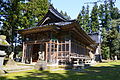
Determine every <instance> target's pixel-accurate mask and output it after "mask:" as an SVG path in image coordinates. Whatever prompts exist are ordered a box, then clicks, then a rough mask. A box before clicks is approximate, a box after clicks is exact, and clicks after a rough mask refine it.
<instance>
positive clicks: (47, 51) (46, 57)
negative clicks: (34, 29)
mask: <svg viewBox="0 0 120 80" xmlns="http://www.w3.org/2000/svg"><path fill="white" fill-rule="evenodd" d="M45 59H46V62H47V61H48V43H47V42H46V58H45Z"/></svg>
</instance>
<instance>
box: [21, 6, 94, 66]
mask: <svg viewBox="0 0 120 80" xmlns="http://www.w3.org/2000/svg"><path fill="white" fill-rule="evenodd" d="M19 34H21V35H22V36H23V38H24V42H23V56H22V62H24V63H32V62H36V61H37V60H38V59H39V58H40V57H41V60H43V61H46V62H47V63H49V64H58V65H60V64H72V63H74V62H75V61H77V62H78V63H79V62H80V61H81V60H84V61H86V60H87V59H89V60H90V59H91V57H90V55H89V52H90V51H91V52H92V53H93V54H94V52H95V46H93V45H94V44H95V41H93V40H92V39H91V37H90V36H88V35H87V34H86V33H85V31H84V30H83V29H82V28H81V27H80V25H79V24H78V22H77V21H76V20H67V19H65V18H64V17H63V16H62V15H61V14H60V13H59V12H58V11H57V10H56V9H54V7H52V6H50V8H49V10H48V12H47V14H46V15H45V16H44V18H43V19H42V20H41V21H40V22H39V23H38V25H37V26H36V27H32V28H28V29H23V30H20V31H19ZM78 63H77V64H78Z"/></svg>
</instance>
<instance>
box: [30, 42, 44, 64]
mask: <svg viewBox="0 0 120 80" xmlns="http://www.w3.org/2000/svg"><path fill="white" fill-rule="evenodd" d="M39 52H40V53H43V52H44V53H45V44H34V45H33V52H32V62H37V60H38V58H39V54H38V53H39ZM44 56H45V54H44Z"/></svg>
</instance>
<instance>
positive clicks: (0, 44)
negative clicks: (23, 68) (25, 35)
mask: <svg viewBox="0 0 120 80" xmlns="http://www.w3.org/2000/svg"><path fill="white" fill-rule="evenodd" d="M8 46H10V44H9V43H8V42H7V41H6V36H4V35H0V68H1V69H0V70H2V66H3V62H4V57H5V55H6V53H5V48H7V47H8Z"/></svg>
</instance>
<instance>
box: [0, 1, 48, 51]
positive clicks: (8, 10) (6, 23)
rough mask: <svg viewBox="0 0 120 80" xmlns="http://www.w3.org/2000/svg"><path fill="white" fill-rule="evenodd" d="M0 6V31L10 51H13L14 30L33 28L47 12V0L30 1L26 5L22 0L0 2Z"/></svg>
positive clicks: (14, 41) (15, 34)
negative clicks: (0, 24)
mask: <svg viewBox="0 0 120 80" xmlns="http://www.w3.org/2000/svg"><path fill="white" fill-rule="evenodd" d="M0 5H1V8H0V10H1V12H0V16H2V17H3V18H0V21H1V22H3V26H2V30H3V31H4V34H5V35H6V36H7V41H8V42H9V43H10V44H11V46H12V50H11V51H14V43H16V36H17V33H16V30H18V29H24V28H28V27H33V26H35V25H36V23H37V22H38V21H40V20H41V19H42V17H43V16H44V15H45V14H46V13H47V10H48V1H47V0H30V1H29V2H27V3H25V2H24V0H21V1H20V0H2V1H1V3H0ZM9 51H10V50H9Z"/></svg>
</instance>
